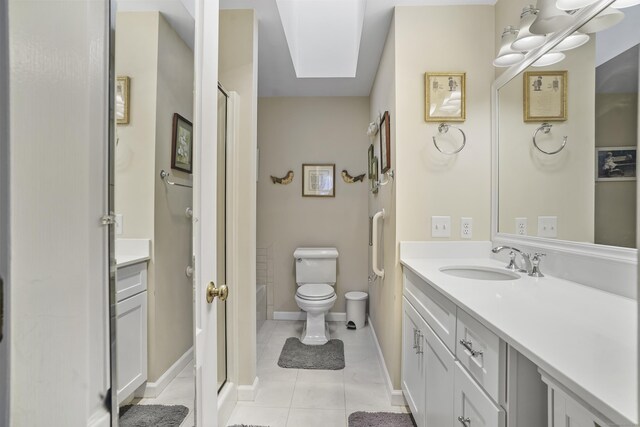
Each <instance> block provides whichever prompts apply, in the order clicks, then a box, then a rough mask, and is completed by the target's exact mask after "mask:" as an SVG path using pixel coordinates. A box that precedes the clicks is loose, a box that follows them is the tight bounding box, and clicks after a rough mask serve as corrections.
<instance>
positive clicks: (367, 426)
mask: <svg viewBox="0 0 640 427" xmlns="http://www.w3.org/2000/svg"><path fill="white" fill-rule="evenodd" d="M349 427H416V422H415V420H414V419H413V416H412V415H411V414H396V413H393V412H354V413H353V414H351V415H349Z"/></svg>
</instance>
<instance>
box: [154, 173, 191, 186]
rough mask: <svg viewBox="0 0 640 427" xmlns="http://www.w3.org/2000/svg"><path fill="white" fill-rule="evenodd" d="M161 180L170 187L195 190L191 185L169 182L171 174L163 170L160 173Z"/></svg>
mask: <svg viewBox="0 0 640 427" xmlns="http://www.w3.org/2000/svg"><path fill="white" fill-rule="evenodd" d="M160 179H161V180H163V181H164V182H166V183H167V184H169V185H177V186H178V187H185V188H193V187H192V186H190V185H186V184H180V183H178V182H173V181H169V172H167V171H166V170H164V169H162V170H161V171H160Z"/></svg>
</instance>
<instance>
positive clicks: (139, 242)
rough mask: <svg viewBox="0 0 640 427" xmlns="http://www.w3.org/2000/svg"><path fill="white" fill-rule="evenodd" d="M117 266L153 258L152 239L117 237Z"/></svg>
mask: <svg viewBox="0 0 640 427" xmlns="http://www.w3.org/2000/svg"><path fill="white" fill-rule="evenodd" d="M115 252H116V253H115V255H116V266H117V267H118V268H121V267H126V266H128V265H133V264H137V263H139V262H144V261H148V260H150V259H151V240H150V239H116V251H115Z"/></svg>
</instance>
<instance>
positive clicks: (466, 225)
mask: <svg viewBox="0 0 640 427" xmlns="http://www.w3.org/2000/svg"><path fill="white" fill-rule="evenodd" d="M472 236H473V218H466V217H462V218H460V237H462V238H463V239H470V238H471V237H472Z"/></svg>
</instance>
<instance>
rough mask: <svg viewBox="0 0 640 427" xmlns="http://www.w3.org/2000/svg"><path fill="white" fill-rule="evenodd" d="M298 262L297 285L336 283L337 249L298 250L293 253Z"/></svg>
mask: <svg viewBox="0 0 640 427" xmlns="http://www.w3.org/2000/svg"><path fill="white" fill-rule="evenodd" d="M293 257H294V258H295V260H296V283H297V284H298V285H304V284H305V283H327V284H329V285H331V286H333V285H335V283H336V270H337V268H336V266H337V260H338V250H337V249H336V248H298V249H296V250H295V251H294V252H293Z"/></svg>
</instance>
